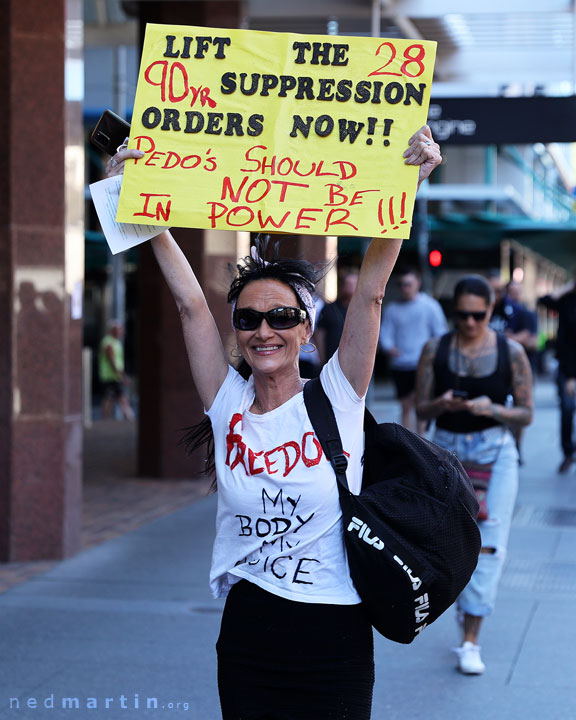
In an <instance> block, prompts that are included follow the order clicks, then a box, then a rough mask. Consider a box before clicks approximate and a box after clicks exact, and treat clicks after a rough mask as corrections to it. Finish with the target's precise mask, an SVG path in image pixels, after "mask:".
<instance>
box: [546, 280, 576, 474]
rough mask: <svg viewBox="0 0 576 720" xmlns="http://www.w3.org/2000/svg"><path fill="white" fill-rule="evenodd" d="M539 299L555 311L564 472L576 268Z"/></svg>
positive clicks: (569, 450)
mask: <svg viewBox="0 0 576 720" xmlns="http://www.w3.org/2000/svg"><path fill="white" fill-rule="evenodd" d="M538 302H539V303H540V304H541V305H544V307H546V308H548V309H549V310H554V311H556V312H557V313H558V333H557V335H556V357H557V358H558V396H559V398H560V413H561V415H560V430H561V442H562V450H563V452H564V459H563V460H562V463H561V464H560V467H559V468H558V472H559V473H566V472H568V470H569V469H570V466H571V465H572V463H573V462H574V451H575V447H574V436H573V430H574V412H575V410H576V269H575V270H574V280H573V281H572V282H570V283H568V284H567V285H565V286H563V287H561V288H559V289H558V290H556V291H555V292H553V293H551V294H550V295H545V296H544V297H542V298H540V299H539V300H538Z"/></svg>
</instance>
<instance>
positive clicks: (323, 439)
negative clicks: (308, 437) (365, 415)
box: [304, 378, 350, 492]
mask: <svg viewBox="0 0 576 720" xmlns="http://www.w3.org/2000/svg"><path fill="white" fill-rule="evenodd" d="M304 404H305V405H306V411H307V413H308V417H309V418H310V422H311V423H312V427H313V428H314V432H315V433H316V437H317V438H318V440H320V444H321V445H322V449H323V450H324V453H325V454H326V457H327V458H328V460H330V464H331V465H332V467H333V468H334V472H335V473H336V479H337V480H338V482H339V483H340V485H341V486H342V487H343V488H345V489H346V490H348V492H350V488H349V487H348V479H347V478H346V468H347V467H348V458H347V457H346V455H344V450H343V448H342V440H341V439H340V431H339V430H338V425H337V423H336V417H335V415H334V410H333V408H332V403H331V402H330V400H329V399H328V396H327V395H326V393H325V392H324V388H323V387H322V383H321V382H320V378H312V379H311V380H308V382H307V383H306V384H305V385H304Z"/></svg>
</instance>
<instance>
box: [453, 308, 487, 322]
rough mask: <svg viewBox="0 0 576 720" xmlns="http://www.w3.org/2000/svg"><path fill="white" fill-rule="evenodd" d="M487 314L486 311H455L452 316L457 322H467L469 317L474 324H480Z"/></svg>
mask: <svg viewBox="0 0 576 720" xmlns="http://www.w3.org/2000/svg"><path fill="white" fill-rule="evenodd" d="M487 314H488V312H487V311H486V310H481V311H480V312H466V310H455V311H454V315H455V316H456V317H457V318H458V320H468V318H469V317H471V318H472V319H473V320H475V321H476V322H482V320H484V318H485V317H486V315H487Z"/></svg>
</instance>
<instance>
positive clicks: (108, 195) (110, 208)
mask: <svg viewBox="0 0 576 720" xmlns="http://www.w3.org/2000/svg"><path fill="white" fill-rule="evenodd" d="M121 186H122V176H121V175H114V176H113V177H110V178H106V179H105V180H100V181H98V182H95V183H92V185H90V193H91V195H92V201H93V203H94V207H95V208H96V213H97V214H98V220H100V225H101V226H102V232H103V233H104V236H105V237H106V240H107V242H108V245H109V247H110V251H111V252H112V254H113V255H116V253H119V252H123V251H124V250H128V249H129V248H131V247H134V246H135V245H140V243H143V242H146V240H150V238H153V237H155V236H156V235H159V234H160V233H161V232H162V231H163V230H166V228H165V227H159V226H154V225H130V224H128V223H119V222H116V211H117V210H118V200H119V199H120V187H121Z"/></svg>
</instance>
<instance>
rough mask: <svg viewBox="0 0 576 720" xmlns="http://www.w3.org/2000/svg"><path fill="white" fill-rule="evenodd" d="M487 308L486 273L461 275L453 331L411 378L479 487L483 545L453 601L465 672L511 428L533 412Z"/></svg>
mask: <svg viewBox="0 0 576 720" xmlns="http://www.w3.org/2000/svg"><path fill="white" fill-rule="evenodd" d="M493 307H494V295H493V290H492V288H491V287H490V285H489V284H488V283H487V281H486V280H484V278H482V277H480V276H477V275H470V276H467V277H464V278H462V279H461V280H460V282H458V284H457V285H456V288H455V290H454V325H455V329H454V331H453V332H450V333H448V334H446V335H444V336H442V337H441V338H433V339H432V340H430V341H429V342H428V343H427V345H425V346H424V349H423V350H422V355H421V357H420V362H419V365H418V370H417V375H416V411H417V413H418V416H419V417H420V418H421V419H422V420H436V431H435V435H434V441H435V442H437V443H438V444H439V445H441V446H442V447H444V448H447V449H448V450H452V451H454V452H455V453H456V455H457V456H458V458H459V459H460V460H461V462H462V464H463V465H464V467H465V468H466V469H467V471H468V473H469V474H470V476H471V478H472V479H473V483H474V484H475V486H476V485H480V484H483V485H484V496H485V504H484V503H481V511H482V510H483V511H484V512H483V513H482V512H481V515H479V526H480V531H481V535H482V550H481V551H480V558H479V561H478V566H477V568H476V570H475V571H474V574H473V575H472V578H471V580H470V582H469V583H468V585H467V586H466V588H465V589H464V591H463V592H462V594H461V595H460V597H459V598H458V601H457V606H458V613H459V615H458V617H459V621H460V622H461V626H462V635H463V641H462V645H461V647H459V648H456V653H457V655H458V668H459V670H460V671H461V672H463V673H464V674H467V675H480V674H482V673H483V672H484V669H485V665H484V663H483V662H482V659H481V657H480V648H479V646H478V644H477V640H478V633H479V631H480V626H481V624H482V620H483V619H484V617H486V616H487V615H489V614H490V613H491V612H492V609H493V607H494V602H495V598H496V591H497V588H498V582H499V579H500V575H501V573H502V567H503V564H504V558H505V554H506V546H507V542H508V534H509V531H510V523H511V519H512V512H513V510H514V502H515V499H516V492H517V487H518V452H517V450H516V445H515V442H514V437H513V435H512V433H511V432H510V428H512V427H522V426H525V425H529V424H530V423H531V422H532V411H533V405H532V377H531V370H530V363H529V361H528V358H527V356H526V353H525V351H524V349H523V348H522V346H521V345H520V344H519V343H517V342H515V341H513V340H508V339H507V338H506V337H504V336H503V335H498V334H497V333H495V332H494V331H493V330H491V329H490V328H489V327H488V322H489V320H490V316H491V314H492V310H493ZM486 485H487V488H486Z"/></svg>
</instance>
